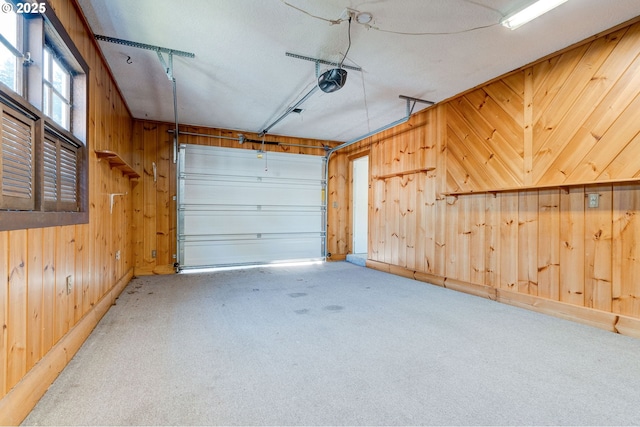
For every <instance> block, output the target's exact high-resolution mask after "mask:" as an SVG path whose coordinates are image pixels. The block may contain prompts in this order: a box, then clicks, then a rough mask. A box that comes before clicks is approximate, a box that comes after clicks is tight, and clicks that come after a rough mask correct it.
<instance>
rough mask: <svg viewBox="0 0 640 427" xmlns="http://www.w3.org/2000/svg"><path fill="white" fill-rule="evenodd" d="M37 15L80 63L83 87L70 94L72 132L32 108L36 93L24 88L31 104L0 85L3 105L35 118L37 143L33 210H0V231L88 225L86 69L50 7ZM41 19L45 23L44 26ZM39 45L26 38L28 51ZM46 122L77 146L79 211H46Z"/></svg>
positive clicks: (38, 102)
mask: <svg viewBox="0 0 640 427" xmlns="http://www.w3.org/2000/svg"><path fill="white" fill-rule="evenodd" d="M36 16H40V20H41V22H42V24H41V25H51V26H52V27H53V29H54V30H55V32H56V33H57V35H58V37H59V39H58V40H60V41H62V42H63V44H64V46H65V48H66V49H68V51H69V52H70V53H71V54H72V55H73V57H74V59H75V60H76V61H77V63H78V64H79V66H80V68H81V69H82V73H81V74H80V75H78V76H76V78H79V79H80V82H81V84H80V86H84V89H83V90H82V91H81V93H77V92H75V91H74V93H73V96H74V103H76V102H77V103H78V104H77V106H78V107H80V108H76V109H74V111H73V114H74V116H73V120H74V128H73V129H72V133H71V132H68V131H66V130H64V129H62V128H61V127H60V126H58V125H56V124H55V123H53V122H52V121H50V120H49V119H45V118H44V115H43V113H42V112H41V111H40V110H39V109H38V108H36V107H34V105H38V106H41V105H42V104H41V103H42V97H41V95H40V96H38V95H37V92H35V93H32V94H29V92H30V91H29V89H27V96H28V97H29V99H30V101H31V102H27V101H26V100H25V99H24V98H22V97H21V96H19V95H17V94H15V93H14V92H13V91H12V90H10V89H9V88H8V87H6V86H4V85H3V84H1V83H0V95H1V97H2V102H3V103H4V104H7V105H9V106H10V107H11V106H13V107H16V108H17V109H22V110H24V111H29V112H30V113H31V114H32V115H33V116H34V117H37V118H38V119H37V120H36V122H35V135H36V140H35V141H34V150H35V151H36V152H37V154H36V156H35V181H36V184H35V194H34V203H35V208H34V210H29V211H18V210H0V231H7V230H22V229H28V228H44V227H53V226H64V225H75V224H87V223H88V222H89V185H88V182H89V155H88V153H89V144H88V134H87V130H88V120H89V111H88V106H89V103H88V99H89V85H88V82H89V81H90V80H89V66H88V65H87V63H86V62H85V61H84V59H83V58H82V56H81V55H80V52H79V51H78V49H77V48H76V47H75V45H74V44H73V42H72V41H71V38H70V37H69V35H68V34H67V32H66V30H65V29H64V27H63V26H62V24H61V23H60V21H59V20H58V18H57V17H56V15H55V13H54V11H53V8H52V7H51V5H50V4H49V3H48V2H47V3H46V13H45V14H44V15H36ZM44 20H46V24H45V22H44ZM28 21H31V22H30V23H29V24H30V25H34V24H36V21H37V17H34V18H31V19H29V20H28ZM36 25H39V24H36ZM42 40H44V36H43V37H42ZM38 44H40V42H38V41H34V40H33V39H32V38H31V39H29V49H33V48H34V47H36V46H34V45H38ZM43 48H44V46H43V45H42V46H40V48H39V49H43ZM35 84H38V85H42V80H41V79H39V78H30V79H29V81H28V85H32V87H34V86H33V85H35ZM74 90H75V89H74ZM31 91H32V92H33V89H31ZM40 92H41V91H40ZM79 110H80V111H79ZM45 120H46V126H47V128H49V129H54V130H55V131H56V132H57V133H58V134H59V136H63V137H65V139H68V140H70V141H74V142H76V143H77V144H78V148H77V150H78V154H79V155H78V170H79V176H78V182H77V191H78V209H79V211H78V212H47V211H45V201H44V173H43V150H44V147H43V141H44V135H45Z"/></svg>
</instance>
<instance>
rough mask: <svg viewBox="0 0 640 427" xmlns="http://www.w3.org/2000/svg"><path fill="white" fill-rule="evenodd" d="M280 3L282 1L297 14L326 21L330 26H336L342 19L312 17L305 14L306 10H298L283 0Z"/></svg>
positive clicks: (307, 13)
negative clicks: (300, 13)
mask: <svg viewBox="0 0 640 427" xmlns="http://www.w3.org/2000/svg"><path fill="white" fill-rule="evenodd" d="M281 1H282V3H284V4H286V5H287V6H289V7H290V8H293V9H295V10H297V11H298V12H302V13H304V14H305V15H308V16H310V17H312V18H315V19H319V20H321V21H326V22H328V23H330V24H331V25H337V24H340V23H341V22H342V21H343V19H327V18H323V17H322V16H316V15H312V14H311V13H309V12H307V11H306V10H303V9H300V8H299V7H296V6H294V5H292V4H291V3H287V2H286V1H284V0H281Z"/></svg>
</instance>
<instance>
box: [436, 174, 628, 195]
mask: <svg viewBox="0 0 640 427" xmlns="http://www.w3.org/2000/svg"><path fill="white" fill-rule="evenodd" d="M638 183H640V178H626V179H609V180H605V181H589V182H575V183H567V184H548V185H530V186H522V187H508V188H500V189H493V190H478V191H452V192H446V193H442V195H443V196H463V195H469V194H485V193H489V194H491V193H507V192H510V191H534V190H549V189H554V188H560V189H569V188H571V187H582V186H599V185H616V184H638Z"/></svg>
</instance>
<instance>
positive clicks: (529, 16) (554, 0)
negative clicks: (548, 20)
mask: <svg viewBox="0 0 640 427" xmlns="http://www.w3.org/2000/svg"><path fill="white" fill-rule="evenodd" d="M566 1H567V0H538V1H536V2H535V3H533V4H531V5H529V6H527V7H525V8H524V9H522V10H521V11H520V12H516V13H514V14H513V15H511V16H509V17H507V18H504V19H503V20H501V21H500V23H501V24H502V25H504V26H505V27H507V28H509V29H511V30H515V29H516V28H518V27H520V26H522V25H524V24H526V23H527V22H529V21H531V20H533V19H536V18H537V17H538V16H540V15H542V14H544V13H547V12H549V11H550V10H551V9H553V8H556V7H558V6H560V5H561V4H562V3H564V2H566Z"/></svg>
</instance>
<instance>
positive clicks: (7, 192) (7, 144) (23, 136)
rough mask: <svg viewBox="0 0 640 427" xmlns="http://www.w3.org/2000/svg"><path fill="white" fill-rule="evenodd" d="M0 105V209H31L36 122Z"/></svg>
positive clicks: (33, 204)
mask: <svg viewBox="0 0 640 427" xmlns="http://www.w3.org/2000/svg"><path fill="white" fill-rule="evenodd" d="M0 105H2V130H1V133H2V143H1V144H0V166H1V167H0V169H1V170H2V180H1V181H0V208H2V209H14V210H33V209H34V207H35V198H34V175H35V174H34V170H35V168H34V154H35V153H34V127H35V120H34V119H32V118H29V117H28V116H26V115H25V114H22V113H20V112H19V111H17V110H15V109H12V108H10V107H7V106H6V105H4V104H0Z"/></svg>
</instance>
